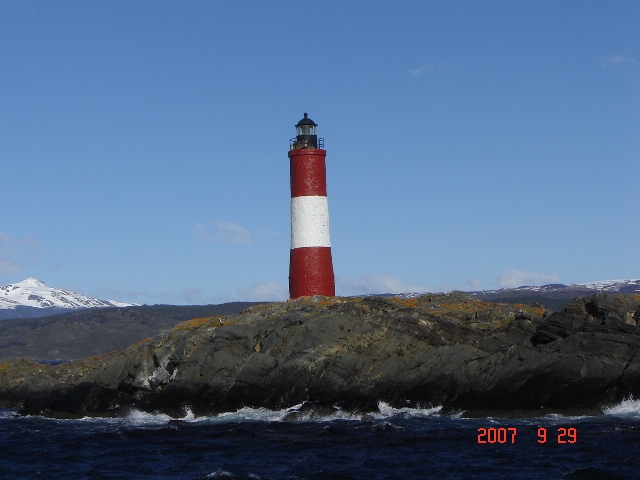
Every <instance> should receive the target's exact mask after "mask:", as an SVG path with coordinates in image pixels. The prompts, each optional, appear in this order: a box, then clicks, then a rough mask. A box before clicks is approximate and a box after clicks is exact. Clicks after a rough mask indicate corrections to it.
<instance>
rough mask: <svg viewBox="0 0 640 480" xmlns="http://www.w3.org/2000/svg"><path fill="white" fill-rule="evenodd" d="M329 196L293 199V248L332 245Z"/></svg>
mask: <svg viewBox="0 0 640 480" xmlns="http://www.w3.org/2000/svg"><path fill="white" fill-rule="evenodd" d="M330 246H331V240H330V239H329V204H328V203H327V197H319V196H304V197H293V198H292V199H291V248H300V247H330Z"/></svg>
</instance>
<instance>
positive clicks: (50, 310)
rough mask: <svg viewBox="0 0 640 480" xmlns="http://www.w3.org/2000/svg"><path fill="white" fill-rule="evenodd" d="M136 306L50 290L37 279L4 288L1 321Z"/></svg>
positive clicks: (0, 292) (0, 293)
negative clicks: (91, 309) (87, 309)
mask: <svg viewBox="0 0 640 480" xmlns="http://www.w3.org/2000/svg"><path fill="white" fill-rule="evenodd" d="M134 305H135V304H133V303H124V302H117V301H115V300H100V299H98V298H91V297H87V296H85V295H81V294H79V293H74V292H70V291H68V290H62V289H60V288H54V287H50V286H48V285H47V284H45V283H44V282H41V281H40V280H37V279H35V278H27V279H26V280H23V281H22V282H18V283H14V284H11V285H4V286H0V320H4V319H7V318H38V317H46V316H49V315H57V314H59V313H65V312H70V311H74V310H83V309H86V308H104V307H130V306H134Z"/></svg>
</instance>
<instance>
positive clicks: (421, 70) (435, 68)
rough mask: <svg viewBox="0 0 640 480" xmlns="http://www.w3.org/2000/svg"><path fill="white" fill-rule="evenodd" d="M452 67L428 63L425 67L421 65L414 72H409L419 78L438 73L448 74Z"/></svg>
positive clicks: (444, 64)
mask: <svg viewBox="0 0 640 480" xmlns="http://www.w3.org/2000/svg"><path fill="white" fill-rule="evenodd" d="M450 68H451V67H450V66H449V65H448V64H446V63H427V64H425V65H421V66H419V67H418V68H414V69H413V70H409V71H410V72H411V73H412V74H413V75H416V76H419V75H424V74H425V73H438V72H446V71H448V70H449V69H450Z"/></svg>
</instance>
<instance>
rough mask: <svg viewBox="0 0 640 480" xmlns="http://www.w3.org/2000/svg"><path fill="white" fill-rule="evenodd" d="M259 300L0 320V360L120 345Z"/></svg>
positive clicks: (80, 353)
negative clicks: (186, 321) (178, 324)
mask: <svg viewBox="0 0 640 480" xmlns="http://www.w3.org/2000/svg"><path fill="white" fill-rule="evenodd" d="M259 304H260V302H234V303H223V304H221V305H187V306H174V305H153V306H148V305H144V306H135V307H118V308H116V307H110V308H92V309H84V310H81V311H76V312H71V313H64V314H59V315H54V316H49V317H41V318H32V319H13V320H4V321H0V361H3V360H7V359H10V358H18V357H20V358H26V359H30V360H41V361H49V362H59V361H64V360H73V359H79V358H85V357H89V356H92V355H100V354H104V353H107V352H110V351H115V350H120V349H122V348H125V347H127V346H129V345H131V344H133V343H137V342H139V341H141V340H143V339H145V338H147V337H150V336H153V335H156V334H157V333H158V332H159V331H160V330H163V329H166V328H170V327H173V326H174V325H176V324H177V323H180V322H183V321H185V320H190V319H192V318H201V317H210V316H214V315H231V314H235V313H239V312H241V311H242V310H245V309H246V308H248V307H250V306H253V305H259Z"/></svg>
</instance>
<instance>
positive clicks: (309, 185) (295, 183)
mask: <svg viewBox="0 0 640 480" xmlns="http://www.w3.org/2000/svg"><path fill="white" fill-rule="evenodd" d="M326 155H327V152H326V150H321V149H319V148H301V149H299V150H291V151H289V158H290V159H291V198H293V197H303V196H309V195H318V196H322V197H326V196H327V170H326V164H325V160H324V159H325V156H326Z"/></svg>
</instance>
